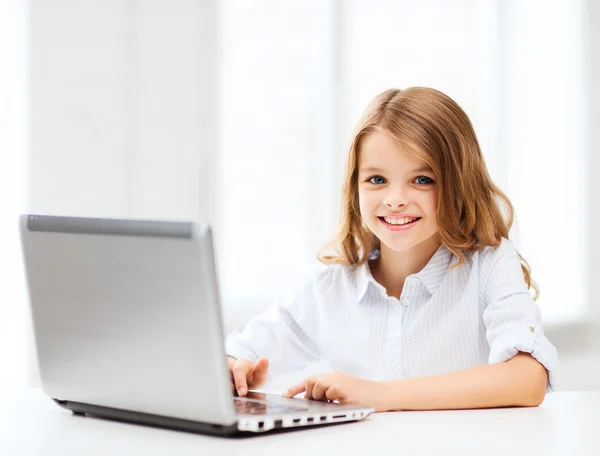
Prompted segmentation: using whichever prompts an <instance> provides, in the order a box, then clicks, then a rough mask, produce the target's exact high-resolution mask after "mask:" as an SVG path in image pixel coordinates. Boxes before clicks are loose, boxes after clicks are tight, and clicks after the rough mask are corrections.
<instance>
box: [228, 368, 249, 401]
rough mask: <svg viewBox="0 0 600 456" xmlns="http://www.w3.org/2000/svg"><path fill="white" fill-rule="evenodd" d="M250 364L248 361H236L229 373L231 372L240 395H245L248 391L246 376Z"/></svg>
mask: <svg viewBox="0 0 600 456" xmlns="http://www.w3.org/2000/svg"><path fill="white" fill-rule="evenodd" d="M250 366H251V365H250V363H246V362H244V361H238V362H237V363H235V366H233V369H231V373H232V374H233V379H234V381H235V387H236V389H237V392H238V394H239V395H240V396H245V395H246V393H247V392H248V384H247V382H246V378H247V376H248V371H249V370H250Z"/></svg>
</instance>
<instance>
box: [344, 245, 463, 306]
mask: <svg viewBox="0 0 600 456" xmlns="http://www.w3.org/2000/svg"><path fill="white" fill-rule="evenodd" d="M377 257H378V252H377V251H375V252H373V253H371V255H370V256H369V259H370V260H371V259H376V258H377ZM453 259H456V260H457V261H458V258H457V257H455V256H454V254H453V253H452V252H451V251H450V250H448V248H447V247H446V246H445V245H444V244H440V246H439V247H438V249H437V250H436V251H435V253H434V254H433V256H432V257H431V259H430V260H429V262H428V263H427V264H426V265H425V267H424V268H423V269H421V270H420V271H419V272H417V273H416V274H412V275H410V276H409V277H417V278H418V279H419V280H421V282H423V284H424V285H425V287H426V288H427V291H428V292H429V294H430V296H433V294H434V293H435V292H436V291H437V290H438V288H439V287H440V284H441V283H442V280H443V279H444V276H445V275H446V272H447V271H448V268H449V267H450V265H451V263H452V260H453ZM354 274H355V280H356V282H355V284H356V293H357V297H358V300H359V301H360V300H361V299H362V298H363V297H364V295H365V294H366V292H367V289H368V288H369V284H370V283H371V284H373V285H374V286H376V287H379V288H382V289H383V286H382V285H381V284H379V283H378V282H377V281H376V280H375V279H374V278H373V275H372V274H371V269H370V268H369V263H368V261H366V262H364V263H363V264H361V265H359V266H357V267H356V269H355V271H354ZM384 291H385V290H384Z"/></svg>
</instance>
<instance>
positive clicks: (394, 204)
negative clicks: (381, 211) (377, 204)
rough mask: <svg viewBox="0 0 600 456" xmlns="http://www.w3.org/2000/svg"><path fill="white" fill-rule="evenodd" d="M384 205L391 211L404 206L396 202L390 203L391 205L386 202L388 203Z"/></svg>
mask: <svg viewBox="0 0 600 456" xmlns="http://www.w3.org/2000/svg"><path fill="white" fill-rule="evenodd" d="M385 205H386V206H387V207H389V208H392V209H396V208H399V207H402V206H406V204H404V203H398V202H392V203H390V202H388V203H385Z"/></svg>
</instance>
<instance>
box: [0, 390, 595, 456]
mask: <svg viewBox="0 0 600 456" xmlns="http://www.w3.org/2000/svg"><path fill="white" fill-rule="evenodd" d="M0 400H1V403H2V408H1V412H0V454H1V455H11V456H12V455H24V456H30V455H31V456H33V455H35V456H37V455H61V456H62V455H78V456H79V455H120V454H126V455H137V454H144V455H151V456H152V455H173V454H176V455H178V456H184V455H194V456H198V455H208V454H218V455H219V456H223V455H244V456H247V455H248V454H261V455H271V454H273V455H275V454H277V455H281V454H285V455H286V456H287V455H302V456H307V455H311V454H325V453H326V452H328V451H331V452H339V451H343V452H344V453H347V454H365V453H367V454H369V453H371V454H382V453H384V452H389V453H391V452H394V453H395V454H406V455H413V454H418V455H421V454H435V455H441V454H444V455H446V454H457V455H459V454H460V455H478V456H480V455H481V454H485V455H486V456H489V455H510V456H517V455H529V456H531V455H535V454H544V456H548V455H561V456H562V455H600V392H556V393H551V394H549V395H547V396H546V399H545V401H544V402H543V404H542V405H541V406H539V407H535V408H504V409H487V410H453V411H433V412H431V411H429V412H390V413H375V414H372V415H371V416H370V417H369V418H367V419H366V420H364V421H361V422H354V423H348V424H341V425H336V426H330V427H323V428H317V429H305V430H298V431H293V432H286V433H278V434H269V433H267V434H263V435H260V436H253V437H248V438H234V439H231V438H223V437H213V436H207V435H200V434H192V433H185V432H178V431H172V430H166V429H160V428H152V427H147V426H141V425H136V424H127V423H121V422H116V421H110V420H104V419H99V418H90V417H79V416H74V415H72V414H71V413H70V412H69V411H67V410H63V409H61V408H60V407H58V406H57V405H55V404H54V403H53V402H52V401H51V400H50V399H48V398H47V397H45V396H44V395H43V393H42V391H41V390H40V389H39V388H17V387H5V388H3V389H0Z"/></svg>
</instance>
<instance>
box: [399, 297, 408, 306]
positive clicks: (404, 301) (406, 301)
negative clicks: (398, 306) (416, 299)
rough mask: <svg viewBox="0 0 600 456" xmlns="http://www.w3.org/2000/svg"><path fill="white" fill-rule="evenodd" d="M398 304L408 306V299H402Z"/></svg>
mask: <svg viewBox="0 0 600 456" xmlns="http://www.w3.org/2000/svg"><path fill="white" fill-rule="evenodd" d="M400 302H401V303H402V305H403V306H407V305H408V298H402V299H401V300H400Z"/></svg>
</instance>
